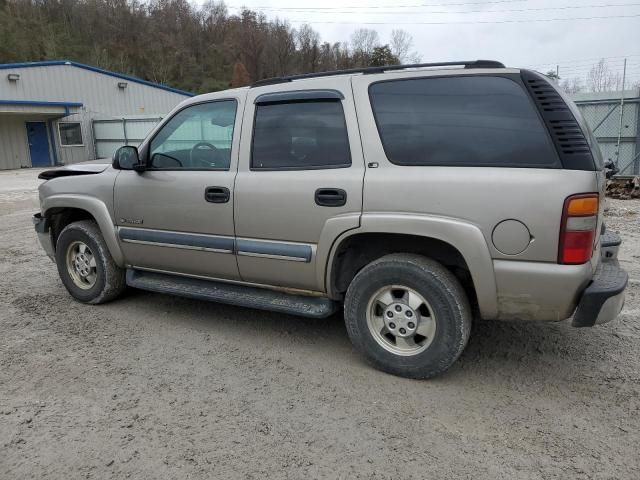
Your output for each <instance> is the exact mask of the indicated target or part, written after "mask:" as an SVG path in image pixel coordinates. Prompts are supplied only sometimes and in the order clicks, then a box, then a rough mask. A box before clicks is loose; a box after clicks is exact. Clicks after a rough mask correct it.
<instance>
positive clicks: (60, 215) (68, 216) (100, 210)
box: [42, 195, 124, 267]
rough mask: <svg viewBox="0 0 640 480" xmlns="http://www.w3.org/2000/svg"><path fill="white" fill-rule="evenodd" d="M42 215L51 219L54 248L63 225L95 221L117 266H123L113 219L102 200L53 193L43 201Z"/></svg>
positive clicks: (122, 257)
mask: <svg viewBox="0 0 640 480" xmlns="http://www.w3.org/2000/svg"><path fill="white" fill-rule="evenodd" d="M42 215H43V216H44V217H45V218H47V219H49V220H50V221H51V225H52V231H51V236H52V238H51V239H52V242H53V247H54V249H55V246H56V240H57V237H58V235H60V232H61V231H62V229H63V228H64V227H66V226H67V225H69V224H70V223H72V222H76V221H79V220H93V221H95V222H96V223H97V224H98V228H99V229H100V233H101V234H102V236H103V238H104V240H105V243H106V244H107V248H108V249H109V253H110V254H111V257H112V258H113V260H114V262H115V263H116V265H118V266H119V267H122V266H124V256H123V255H122V250H121V249H120V245H119V243H118V239H117V237H116V232H115V228H114V224H113V220H112V218H111V215H110V214H109V209H108V207H107V205H106V204H105V203H104V202H102V201H100V200H98V199H97V198H93V197H89V196H84V195H53V196H50V197H47V198H46V199H45V201H44V202H43V204H42Z"/></svg>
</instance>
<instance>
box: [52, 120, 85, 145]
mask: <svg viewBox="0 0 640 480" xmlns="http://www.w3.org/2000/svg"><path fill="white" fill-rule="evenodd" d="M58 131H59V132H60V145H62V146H63V147H80V146H82V145H83V142H82V126H81V125H80V122H62V123H59V124H58Z"/></svg>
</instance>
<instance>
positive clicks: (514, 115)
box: [369, 76, 559, 167]
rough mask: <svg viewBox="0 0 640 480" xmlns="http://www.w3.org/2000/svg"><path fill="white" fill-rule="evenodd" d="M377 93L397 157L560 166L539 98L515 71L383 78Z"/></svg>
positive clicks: (387, 145)
mask: <svg viewBox="0 0 640 480" xmlns="http://www.w3.org/2000/svg"><path fill="white" fill-rule="evenodd" d="M369 97H370V99H371V104H372V107H373V112H374V115H375V118H376V123H377V125H378V133H379V134H380V137H381V140H382V143H383V146H384V150H385V153H386V155H387V158H388V159H389V160H390V161H391V162H393V163H397V164H400V165H452V166H456V165H469V166H472V165H473V166H504V167H507V166H517V167H527V166H528V167H558V166H559V164H558V157H557V155H556V152H555V150H554V149H553V146H552V144H551V143H550V140H549V138H548V134H547V132H546V130H545V129H544V126H543V124H542V123H541V121H540V119H539V118H538V115H537V113H536V111H535V107H534V105H533V104H532V103H531V101H530V99H529V97H528V96H527V94H526V92H525V91H524V89H522V88H521V87H520V85H518V84H517V83H516V82H514V81H512V80H509V79H507V78H500V77H478V76H475V77H449V78H430V79H415V80H399V81H389V82H381V83H375V84H373V85H371V86H370V87H369Z"/></svg>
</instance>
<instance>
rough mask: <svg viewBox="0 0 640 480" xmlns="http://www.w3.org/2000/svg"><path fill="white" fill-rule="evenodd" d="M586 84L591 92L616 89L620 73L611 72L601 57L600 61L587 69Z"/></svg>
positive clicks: (618, 84) (618, 86)
mask: <svg viewBox="0 0 640 480" xmlns="http://www.w3.org/2000/svg"><path fill="white" fill-rule="evenodd" d="M587 86H588V88H589V90H590V91H592V92H608V91H611V90H618V89H619V88H620V75H619V74H617V73H616V74H614V73H612V72H611V71H610V70H609V67H608V66H607V64H606V63H605V61H604V58H601V59H600V61H599V62H598V63H596V64H595V65H594V66H593V67H591V70H589V74H588V75H587Z"/></svg>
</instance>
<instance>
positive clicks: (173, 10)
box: [0, 0, 411, 93]
mask: <svg viewBox="0 0 640 480" xmlns="http://www.w3.org/2000/svg"><path fill="white" fill-rule="evenodd" d="M396 36H397V37H398V38H397V40H396V46H397V47H398V48H399V49H400V51H402V52H403V55H406V53H405V52H409V50H410V44H411V38H410V36H409V35H408V34H404V35H403V34H398V33H396ZM377 47H381V44H380V40H379V37H378V33H377V32H376V31H375V30H367V29H362V30H358V31H356V32H354V34H353V36H352V37H351V41H350V42H336V43H328V42H322V41H321V39H320V35H319V34H318V32H316V31H314V30H313V28H311V27H310V26H309V25H303V26H301V27H300V28H299V29H297V30H294V29H293V28H292V27H291V26H290V25H289V24H288V23H287V22H286V21H282V20H278V19H275V20H269V19H267V18H266V16H265V15H264V14H261V13H260V12H257V11H254V10H251V9H248V8H245V9H242V10H241V11H240V12H238V13H235V14H230V13H229V11H228V10H227V7H226V6H225V4H224V2H223V1H222V0H203V2H202V3H200V4H198V3H197V2H191V0H146V1H142V0H0V63H11V62H27V61H38V60H58V59H61V58H63V59H69V60H75V61H78V62H81V63H88V64H91V65H96V66H98V67H102V68H105V69H108V70H115V71H118V72H122V73H127V74H131V75H135V76H137V77H140V78H143V79H146V80H150V81H154V82H158V83H164V84H168V85H172V86H174V87H176V88H180V89H183V90H188V91H191V92H194V93H202V92H209V91H215V90H220V89H224V88H228V86H229V85H230V84H233V85H234V86H235V85H246V84H248V83H251V81H253V80H258V79H262V78H265V77H268V76H280V75H290V74H294V73H301V72H317V71H322V70H333V69H343V68H352V67H357V66H367V65H369V64H370V63H371V60H372V58H371V57H372V55H373V53H374V49H375V48H377ZM394 48H395V47H394ZM389 49H390V50H391V54H392V55H394V57H396V58H397V57H398V55H395V54H394V51H393V48H392V45H391V44H390V45H389ZM387 53H388V52H386V50H384V49H383V50H380V51H378V52H377V57H376V62H378V63H379V62H382V63H391V59H390V58H389V57H388V55H387ZM378 57H380V58H378Z"/></svg>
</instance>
